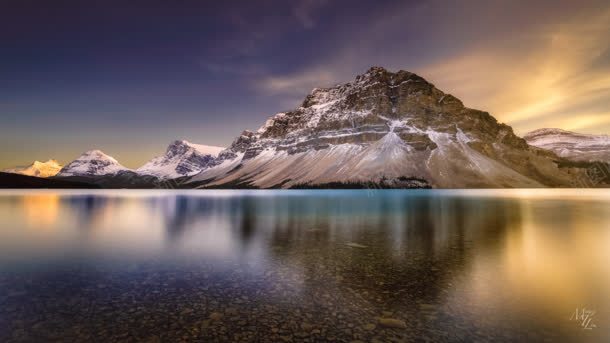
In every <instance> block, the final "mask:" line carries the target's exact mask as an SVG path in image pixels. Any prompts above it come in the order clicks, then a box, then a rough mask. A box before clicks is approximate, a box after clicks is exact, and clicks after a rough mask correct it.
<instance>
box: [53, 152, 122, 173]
mask: <svg viewBox="0 0 610 343" xmlns="http://www.w3.org/2000/svg"><path fill="white" fill-rule="evenodd" d="M129 170H130V169H128V168H126V167H124V166H122V165H121V164H120V163H119V162H118V161H117V160H116V159H115V158H114V157H112V156H109V155H107V154H105V153H104V152H102V151H101V150H89V151H87V152H85V153H83V154H82V155H80V157H78V158H77V159H76V160H74V161H72V162H70V163H69V164H68V165H66V166H65V167H63V168H62V169H61V171H60V172H59V173H58V174H57V176H103V175H113V174H117V173H119V172H121V171H129Z"/></svg>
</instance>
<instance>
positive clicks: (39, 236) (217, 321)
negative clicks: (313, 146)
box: [0, 190, 610, 342]
mask: <svg viewBox="0 0 610 343" xmlns="http://www.w3.org/2000/svg"><path fill="white" fill-rule="evenodd" d="M609 262H610V191H606V190H447V191H443V190H341V191H326V190H320V191H280V190H277V191H231V190H218V191H215V190H209V191H208V190H206V191H200V190H199V191H197V190H193V191H132V190H98V191H70V190H66V191H55V190H28V191H18V190H5V191H0V341H1V342H41V341H145V342H178V341H201V342H223V341H229V342H239V341H244V342H277V341H279V342H282V341H287V342H289V341H295V342H318V341H338V342H352V341H363V342H370V341H372V342H375V341H378V342H389V341H398V342H400V341H413V340H418V341H489V340H497V341H521V342H525V341H528V342H529V341H559V342H569V341H578V342H581V341H591V342H597V341H600V342H601V341H606V342H607V341H610V326H609V323H610V266H609Z"/></svg>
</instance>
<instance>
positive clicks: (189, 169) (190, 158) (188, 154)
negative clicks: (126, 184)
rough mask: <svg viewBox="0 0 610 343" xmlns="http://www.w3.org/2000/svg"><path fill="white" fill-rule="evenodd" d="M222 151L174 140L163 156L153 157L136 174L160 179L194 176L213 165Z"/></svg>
mask: <svg viewBox="0 0 610 343" xmlns="http://www.w3.org/2000/svg"><path fill="white" fill-rule="evenodd" d="M223 150H225V148H223V147H218V146H209V145H202V144H194V143H191V142H188V141H185V140H176V141H173V142H172V143H171V144H170V145H169V146H168V147H167V150H166V152H165V155H163V156H159V157H155V158H154V159H152V160H151V161H149V162H147V163H146V164H145V165H143V166H142V167H140V168H138V169H137V170H136V172H137V173H139V174H143V175H153V176H156V177H160V178H177V177H181V176H190V175H194V174H197V173H199V172H201V171H202V170H204V169H205V168H207V167H208V166H209V165H210V164H211V163H213V162H214V160H215V158H216V157H217V156H218V155H219V154H220V153H221V152H222V151H223Z"/></svg>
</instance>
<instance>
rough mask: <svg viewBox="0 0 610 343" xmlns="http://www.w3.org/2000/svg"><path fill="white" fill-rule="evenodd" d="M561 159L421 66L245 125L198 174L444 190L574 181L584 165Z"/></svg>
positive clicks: (255, 183)
mask: <svg viewBox="0 0 610 343" xmlns="http://www.w3.org/2000/svg"><path fill="white" fill-rule="evenodd" d="M557 158H558V157H557V156H555V155H554V154H553V153H551V152H548V151H545V150H542V149H538V148H535V147H531V146H529V145H528V144H527V142H526V141H525V140H523V139H522V138H519V137H517V136H516V135H515V134H514V133H513V131H512V128H511V127H510V126H508V125H505V124H501V123H498V122H497V120H496V119H495V118H494V117H492V116H491V115H490V114H489V113H487V112H483V111H479V110H475V109H470V108H467V107H465V106H464V105H463V104H462V102H461V101H460V100H459V99H457V98H455V97H454V96H452V95H450V94H446V93H444V92H442V91H441V90H439V89H437V88H436V87H435V86H434V85H433V84H431V83H429V82H428V81H426V80H425V79H423V78H422V77H420V76H418V75H416V74H414V73H410V72H407V71H399V72H396V73H392V72H389V71H387V70H385V69H384V68H380V67H373V68H371V69H369V70H368V71H367V72H366V73H365V74H363V75H360V76H358V77H357V78H356V79H355V81H354V82H351V83H347V84H343V85H338V86H336V87H331V88H317V89H314V90H313V91H312V92H311V93H310V94H309V95H308V96H307V97H306V98H305V100H304V101H303V103H302V105H301V106H300V107H299V108H297V109H295V110H293V111H289V112H282V113H278V114H276V115H275V116H273V117H271V118H270V119H269V120H267V121H266V123H265V124H264V125H263V126H262V127H261V128H260V129H259V130H258V131H256V132H250V131H244V132H243V133H242V134H241V135H240V136H239V137H238V138H237V139H236V140H235V141H234V142H233V144H232V145H231V146H230V147H229V148H228V149H227V150H225V151H223V152H222V153H220V154H219V157H218V158H217V159H216V160H215V161H214V163H213V164H212V166H211V167H210V168H208V169H205V170H203V171H202V172H201V173H200V174H198V175H196V176H195V177H193V178H192V180H191V181H192V182H197V183H200V184H202V185H203V186H204V187H216V186H222V185H239V186H247V187H257V188H273V187H283V188H290V187H300V186H303V185H319V184H330V183H336V182H345V183H353V182H377V181H379V180H386V181H387V180H400V179H410V178H417V179H423V180H426V181H427V182H428V183H429V185H430V186H432V187H437V188H461V187H464V188H468V187H544V186H552V187H554V186H568V185H570V182H571V180H572V179H573V177H574V173H580V171H578V170H569V171H568V170H563V169H560V168H559V167H558V165H557V163H555V160H556V159H557ZM396 186H397V187H402V186H403V185H401V184H400V183H398V182H397V184H396ZM406 186H409V185H406Z"/></svg>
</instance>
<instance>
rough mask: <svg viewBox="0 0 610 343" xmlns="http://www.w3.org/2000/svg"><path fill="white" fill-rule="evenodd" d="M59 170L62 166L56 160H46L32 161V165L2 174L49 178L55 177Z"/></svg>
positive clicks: (6, 170) (8, 170)
mask: <svg viewBox="0 0 610 343" xmlns="http://www.w3.org/2000/svg"><path fill="white" fill-rule="evenodd" d="M61 168H62V166H61V165H60V164H59V162H57V161H56V160H48V161H46V162H39V161H34V163H32V164H30V165H29V166H27V167H17V168H12V169H5V170H3V172H5V173H12V174H21V175H27V176H36V177H50V176H55V175H57V173H59V171H60V170H61Z"/></svg>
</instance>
